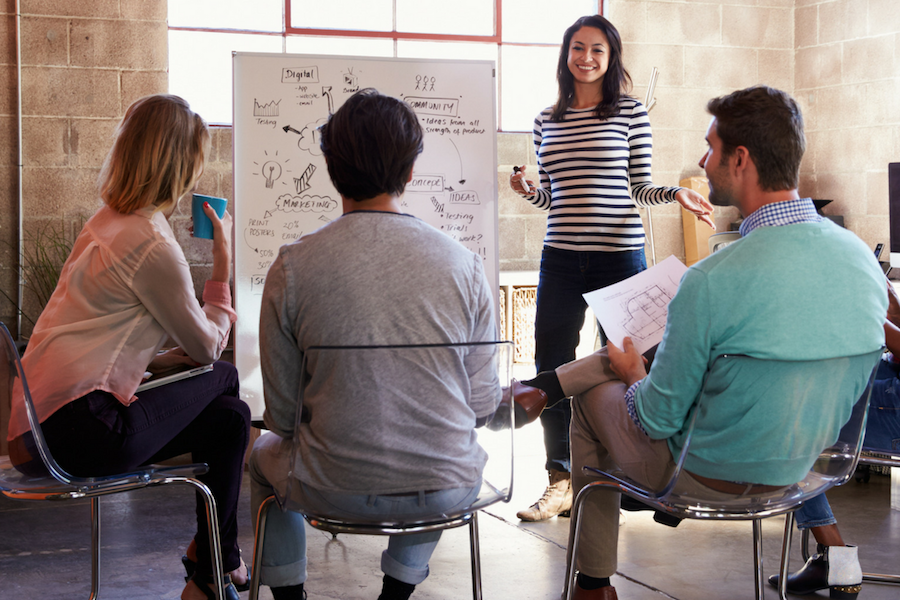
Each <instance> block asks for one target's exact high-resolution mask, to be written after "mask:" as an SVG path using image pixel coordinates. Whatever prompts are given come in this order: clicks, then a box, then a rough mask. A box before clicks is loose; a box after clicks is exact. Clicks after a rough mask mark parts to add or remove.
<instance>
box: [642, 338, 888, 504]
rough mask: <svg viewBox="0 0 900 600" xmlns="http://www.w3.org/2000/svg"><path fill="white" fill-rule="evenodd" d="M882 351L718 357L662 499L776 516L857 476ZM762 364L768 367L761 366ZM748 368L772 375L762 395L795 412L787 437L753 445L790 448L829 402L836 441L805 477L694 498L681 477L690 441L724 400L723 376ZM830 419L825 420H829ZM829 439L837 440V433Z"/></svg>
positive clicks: (784, 424) (827, 443)
mask: <svg viewBox="0 0 900 600" xmlns="http://www.w3.org/2000/svg"><path fill="white" fill-rule="evenodd" d="M881 352H882V351H881V350H878V351H876V352H873V353H869V354H866V355H861V356H854V357H840V358H833V359H826V360H820V361H776V360H765V359H758V358H752V357H749V356H743V355H723V356H720V357H717V358H716V360H715V361H714V363H713V365H712V367H711V368H710V370H709V373H708V376H707V379H706V381H705V382H704V386H703V391H702V393H701V395H700V397H699V398H698V400H697V404H696V406H695V410H694V414H693V415H692V417H691V422H690V427H689V428H688V432H687V435H686V436H685V439H684V445H683V448H682V451H681V453H680V455H679V457H678V460H677V466H676V470H675V472H674V473H673V476H672V478H671V480H670V482H669V485H667V486H666V489H665V490H663V491H662V492H661V493H660V494H659V496H660V498H664V499H668V500H670V501H675V502H677V503H679V504H686V503H687V504H694V505H695V506H694V508H695V509H696V510H697V511H699V512H703V511H704V510H705V511H708V512H709V513H710V516H713V517H715V516H720V515H715V514H713V513H715V512H717V511H722V510H725V509H729V508H730V509H735V508H739V507H748V510H753V511H754V513H757V512H759V511H763V512H765V513H766V514H777V513H778V512H779V511H784V510H787V509H788V508H789V507H791V506H794V505H796V503H797V502H799V501H802V500H803V499H805V498H808V497H810V496H814V495H816V494H818V493H821V492H822V491H825V490H827V489H829V488H831V487H833V486H836V485H841V484H842V483H844V482H845V481H846V480H847V479H848V478H849V477H850V476H851V475H852V474H853V472H854V470H855V468H856V463H857V461H858V460H859V453H860V451H861V449H862V443H863V438H864V435H865V424H866V415H867V410H868V405H869V398H870V396H871V393H872V384H873V383H874V381H875V373H876V370H877V367H878V360H879V359H880V356H881ZM760 365H762V366H764V367H765V368H763V369H760V368H759V367H760ZM873 365H874V366H873ZM747 366H751V367H750V368H752V369H753V370H754V371H756V372H767V373H768V376H767V377H766V378H765V380H761V381H760V382H759V384H758V385H759V386H760V387H761V388H763V389H762V394H761V395H760V397H765V398H768V399H773V400H775V401H780V402H789V403H790V404H791V407H792V411H791V412H792V415H793V417H792V419H790V420H788V421H787V422H785V421H784V420H781V422H779V423H778V428H777V429H776V430H775V431H786V432H788V434H787V435H785V436H784V439H782V438H780V437H776V436H773V437H772V438H771V439H769V440H768V441H766V442H760V441H757V442H755V443H767V444H776V445H780V446H783V447H784V448H785V451H787V449H788V448H790V447H791V446H792V445H793V444H794V442H795V440H793V439H791V438H792V436H791V435H790V431H792V430H793V428H794V427H803V426H808V422H807V419H808V418H809V415H810V414H811V413H821V412H822V411H823V410H826V408H825V407H826V406H830V407H836V408H829V409H827V410H833V415H831V418H833V419H834V420H835V422H836V425H835V427H834V428H833V431H834V435H836V437H837V439H836V440H835V441H834V442H833V443H830V440H828V441H825V442H823V443H822V446H826V447H825V448H824V450H822V451H821V452H819V453H818V458H816V459H812V460H813V462H812V464H811V465H810V469H809V472H808V473H807V475H806V476H805V477H804V478H803V479H802V480H800V481H799V482H797V483H795V484H791V485H785V486H780V487H776V486H767V488H768V489H767V488H763V490H762V491H759V488H757V491H753V492H751V495H750V496H751V497H749V498H746V497H745V498H737V497H736V498H734V499H733V500H717V501H710V500H709V499H708V498H699V497H696V496H695V495H694V494H693V492H688V491H685V490H684V486H681V487H680V486H679V481H682V479H681V474H682V471H683V470H684V469H685V467H684V465H685V461H686V458H687V457H688V456H689V455H690V453H691V452H692V447H691V442H692V437H693V435H694V433H695V428H696V427H697V415H698V414H701V413H702V411H704V410H706V409H707V408H708V405H711V404H712V403H713V402H716V400H723V399H722V398H721V394H722V393H723V392H724V391H725V390H724V389H722V387H721V386H722V384H723V383H722V379H723V375H724V379H728V377H729V376H730V374H733V373H734V372H736V371H740V370H741V369H743V368H746V367H747ZM813 377H815V378H816V379H815V383H814V385H810V383H811V381H812V378H813ZM829 382H830V383H829ZM823 384H824V385H823ZM823 390H828V391H827V392H823ZM829 397H831V398H834V399H837V400H838V402H837V403H834V404H831V403H829V399H830V398H829ZM851 398H852V399H854V401H852V403H851V401H850V400H849V399H851ZM841 400H842V401H841ZM723 401H726V400H723ZM827 421H828V419H827V418H826V419H825V422H826V423H827ZM821 423H822V421H821V420H820V424H821ZM830 437H831V439H833V436H830ZM754 450H755V448H753V447H748V450H747V451H748V453H752V452H754ZM806 452H809V454H810V455H811V456H815V455H816V451H815V450H813V451H811V452H810V451H809V450H806ZM723 518H724V517H723Z"/></svg>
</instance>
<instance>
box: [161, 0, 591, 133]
mask: <svg viewBox="0 0 900 600" xmlns="http://www.w3.org/2000/svg"><path fill="white" fill-rule="evenodd" d="M514 1H515V0H493V2H494V35H458V34H446V33H421V32H405V31H397V30H396V8H397V0H392V2H393V6H394V13H395V14H394V29H393V30H391V31H371V30H360V29H319V28H313V27H291V26H290V23H291V0H282V2H281V5H282V13H281V14H282V20H281V31H262V30H257V29H231V28H217V27H185V26H173V25H168V30H169V31H195V32H203V33H236V34H248V35H261V36H271V37H280V38H281V51H282V52H286V51H287V38H288V37H304V36H312V37H334V38H340V37H344V38H363V39H389V40H393V42H394V44H393V45H394V48H393V52H394V57H396V56H397V41H399V40H412V41H426V42H470V43H472V42H474V43H483V44H494V45H496V46H497V65H496V69H497V131H498V132H499V133H527V132H519V131H509V132H504V130H503V129H502V128H501V126H500V123H501V122H502V113H503V109H502V101H501V98H500V94H501V89H500V88H501V86H500V78H501V77H502V70H501V63H502V51H501V50H502V47H503V46H522V47H541V48H547V47H558V46H559V44H557V43H550V42H504V41H503V3H504V2H514ZM606 1H607V0H596V3H597V14H599V15H603V14H604V12H605V11H604V6H605V4H606Z"/></svg>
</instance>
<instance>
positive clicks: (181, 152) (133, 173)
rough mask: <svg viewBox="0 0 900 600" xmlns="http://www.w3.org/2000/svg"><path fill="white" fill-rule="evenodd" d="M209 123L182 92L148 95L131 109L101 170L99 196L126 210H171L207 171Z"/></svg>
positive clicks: (125, 212)
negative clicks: (154, 206)
mask: <svg viewBox="0 0 900 600" xmlns="http://www.w3.org/2000/svg"><path fill="white" fill-rule="evenodd" d="M209 147H210V136H209V129H208V128H207V126H206V122H205V121H204V120H203V119H202V118H200V115H198V114H197V113H195V112H194V111H192V110H191V107H190V105H188V103H187V102H186V101H185V100H184V99H182V98H179V97H178V96H172V95H169V94H159V95H155V96H145V97H144V98H141V99H140V100H137V101H136V102H135V103H134V104H132V105H131V106H129V107H128V110H127V111H126V112H125V117H124V118H123V119H122V122H121V123H120V124H119V127H118V129H117V130H116V139H115V142H114V143H113V147H112V149H111V150H110V151H109V154H108V155H107V156H106V160H105V161H104V162H103V168H102V169H101V170H100V178H99V185H100V197H101V198H103V201H104V202H105V203H106V204H107V205H108V206H109V207H110V208H113V209H115V210H117V211H118V212H120V213H123V214H127V213H131V212H134V211H136V210H139V209H141V208H144V207H146V206H150V205H151V204H153V205H156V206H157V207H158V208H157V210H162V211H169V210H171V209H173V208H174V207H175V205H176V204H177V203H178V200H179V199H180V198H181V197H182V196H184V195H185V194H186V193H187V192H188V191H189V190H190V189H191V188H193V187H194V184H196V182H197V180H198V179H199V178H200V175H201V173H203V165H204V164H205V163H206V156H207V154H208V152H209Z"/></svg>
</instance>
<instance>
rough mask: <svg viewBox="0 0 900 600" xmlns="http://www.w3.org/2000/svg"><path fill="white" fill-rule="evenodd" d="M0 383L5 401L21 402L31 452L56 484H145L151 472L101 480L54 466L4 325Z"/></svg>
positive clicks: (0, 330) (1, 326) (0, 338)
mask: <svg viewBox="0 0 900 600" xmlns="http://www.w3.org/2000/svg"><path fill="white" fill-rule="evenodd" d="M0 365H2V366H0V369H2V373H0V381H2V385H3V390H2V393H3V394H6V397H7V398H10V399H12V400H13V401H15V399H16V398H22V399H23V401H24V403H25V412H26V414H27V416H28V424H29V426H30V427H31V435H32V438H33V441H34V447H35V448H34V449H35V450H37V453H38V454H39V455H40V458H41V461H42V462H43V463H44V467H45V468H46V470H47V474H49V475H50V476H52V477H53V478H54V479H56V480H57V481H59V482H60V483H63V484H66V485H71V486H74V487H76V488H81V489H90V488H95V487H99V486H100V485H102V484H104V483H106V482H109V481H112V480H116V481H120V482H122V483H128V482H129V481H132V480H142V479H143V480H146V479H148V478H149V476H150V474H151V473H152V469H145V470H142V471H135V472H133V473H124V474H121V475H115V476H104V477H79V476H77V475H72V474H71V473H69V472H68V471H66V470H65V469H63V468H62V467H61V466H59V463H57V462H56V459H54V458H53V455H52V454H51V453H50V448H49V446H48V445H47V440H46V439H45V438H44V433H43V431H42V430H41V422H40V420H39V419H38V414H37V411H36V410H35V408H34V402H33V401H32V399H31V391H30V390H29V388H28V379H27V378H26V377H25V371H24V370H23V369H22V361H21V358H20V357H19V352H18V350H17V349H16V344H15V342H14V341H13V338H12V335H10V333H9V329H7V328H6V325H4V324H3V323H0Z"/></svg>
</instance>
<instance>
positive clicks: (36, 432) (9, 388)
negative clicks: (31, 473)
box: [0, 323, 77, 484]
mask: <svg viewBox="0 0 900 600" xmlns="http://www.w3.org/2000/svg"><path fill="white" fill-rule="evenodd" d="M0 358H2V363H0V364H2V365H3V373H2V374H0V377H2V381H3V394H4V395H5V396H6V397H7V398H10V400H11V401H15V396H19V397H23V398H24V402H25V412H26V414H27V416H28V424H29V425H30V426H31V434H32V436H33V439H34V445H35V448H36V449H37V451H38V453H39V454H40V457H41V461H42V462H43V463H44V467H45V468H46V469H47V472H48V473H49V474H50V475H52V476H53V478H54V479H56V480H58V481H60V482H62V483H66V484H71V483H72V482H73V480H74V479H77V478H73V477H72V475H70V474H69V473H67V472H66V471H65V470H63V468H62V467H60V466H59V465H58V464H57V462H56V460H54V458H53V455H52V454H50V448H49V447H48V446H47V441H46V440H45V439H44V434H43V432H42V431H41V422H40V420H39V419H38V416H37V411H36V410H35V408H34V402H33V401H32V400H31V391H30V390H29V389H28V379H27V378H26V377H25V371H24V370H23V369H22V361H21V359H20V357H19V352H18V350H17V349H16V344H15V342H14V341H13V338H12V335H11V334H10V333H9V329H7V328H6V325H5V324H3V323H0Z"/></svg>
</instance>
